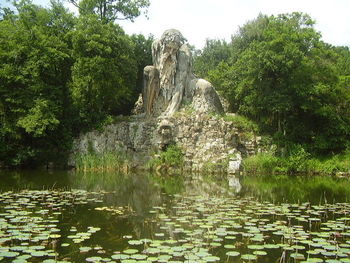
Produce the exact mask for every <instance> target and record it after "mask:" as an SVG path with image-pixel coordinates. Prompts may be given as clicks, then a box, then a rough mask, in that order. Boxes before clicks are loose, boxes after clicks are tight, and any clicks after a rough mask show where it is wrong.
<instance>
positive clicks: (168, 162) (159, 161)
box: [148, 145, 184, 169]
mask: <svg viewBox="0 0 350 263" xmlns="http://www.w3.org/2000/svg"><path fill="white" fill-rule="evenodd" d="M183 163H184V156H183V153H182V151H181V148H180V147H178V146H177V145H169V146H168V147H167V149H166V150H165V151H163V152H161V153H160V154H159V155H158V156H156V158H153V159H151V160H150V161H149V163H148V166H149V168H151V169H152V168H157V167H159V166H162V167H166V168H169V167H172V168H180V167H182V165H183Z"/></svg>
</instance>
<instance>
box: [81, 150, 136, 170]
mask: <svg viewBox="0 0 350 263" xmlns="http://www.w3.org/2000/svg"><path fill="white" fill-rule="evenodd" d="M75 168H76V169H77V170H78V171H125V172H126V171H128V169H129V161H128V159H127V158H126V156H124V155H121V154H120V153H118V152H107V153H103V154H96V153H86V154H78V155H76V156H75Z"/></svg>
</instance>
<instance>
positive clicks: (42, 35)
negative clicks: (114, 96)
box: [0, 1, 74, 165]
mask: <svg viewBox="0 0 350 263" xmlns="http://www.w3.org/2000/svg"><path fill="white" fill-rule="evenodd" d="M51 5H52V7H51V9H44V8H41V7H39V6H36V5H33V4H31V2H30V1H20V2H18V3H14V6H15V8H16V14H15V13H14V12H8V13H7V14H6V15H5V16H4V17H3V20H2V21H0V118H1V124H0V144H1V150H0V159H1V160H5V161H6V163H7V164H12V165H18V164H23V163H27V164H29V163H31V162H32V161H33V160H34V159H35V158H38V156H40V158H42V161H43V162H45V161H46V160H47V159H46V157H48V156H50V155H51V154H50V153H53V152H56V151H58V149H59V148H60V149H62V146H64V145H65V143H64V142H62V141H59V140H58V138H57V137H55V136H53V135H54V134H57V133H65V134H66V133H67V132H68V131H67V122H66V121H65V116H67V111H68V110H69V105H68V104H69V99H68V86H67V83H68V81H69V80H70V67H71V64H72V60H71V58H70V55H69V53H70V49H69V45H68V42H67V41H66V33H67V32H68V31H69V30H70V29H71V27H72V26H73V24H74V19H73V16H72V15H71V14H69V13H68V11H67V10H66V9H64V7H63V5H62V4H61V3H59V2H54V1H53V2H52V3H51ZM62 21H64V23H63V22H62ZM63 24H64V26H63ZM49 138H50V139H49Z"/></svg>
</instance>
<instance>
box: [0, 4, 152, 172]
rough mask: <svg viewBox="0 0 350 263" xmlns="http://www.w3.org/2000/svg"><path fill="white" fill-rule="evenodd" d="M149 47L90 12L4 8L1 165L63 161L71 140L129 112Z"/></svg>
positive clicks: (1, 27) (0, 24) (0, 28)
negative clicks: (76, 14)
mask: <svg viewBox="0 0 350 263" xmlns="http://www.w3.org/2000/svg"><path fill="white" fill-rule="evenodd" d="M122 2H123V5H124V6H119V7H120V8H122V9H120V10H124V9H123V8H131V9H132V10H131V9H130V10H129V11H127V10H126V11H125V12H132V17H135V16H137V14H138V13H137V12H136V11H135V10H136V9H135V8H137V6H133V7H131V6H128V5H127V4H128V1H122ZM140 2H142V1H140ZM143 2H144V3H146V2H147V1H143ZM130 3H131V2H130ZM131 4H132V5H133V4H135V3H134V2H132V3H131ZM138 12H139V11H138ZM130 18H131V17H130ZM151 42H152V38H149V39H147V38H145V37H144V36H142V35H135V36H128V35H126V34H125V33H124V31H123V30H122V29H121V28H120V27H119V26H118V25H116V24H114V23H112V22H108V21H106V20H105V19H101V18H100V17H99V16H98V15H95V14H93V13H89V14H84V15H83V14H81V15H80V16H78V17H76V16H74V15H73V14H71V13H70V12H69V11H68V10H67V9H65V8H64V7H63V5H62V3H61V2H56V1H52V2H51V6H50V8H43V7H40V6H37V5H34V4H32V3H31V1H29V0H22V1H19V2H14V3H13V8H2V9H1V16H0V120H1V121H0V166H1V165H10V166H18V165H38V164H47V163H48V162H51V161H53V160H62V156H59V155H61V154H64V153H65V152H67V151H68V150H69V149H70V147H71V141H72V138H73V136H75V135H77V134H79V132H81V131H84V130H87V129H91V128H94V127H98V126H99V125H101V124H102V123H105V122H106V121H110V120H112V119H113V117H114V116H117V115H119V114H127V113H129V112H130V110H131V108H132V105H133V103H134V101H135V100H136V98H137V96H136V94H137V93H138V92H139V90H140V80H139V79H140V74H141V73H140V71H141V72H142V70H143V67H144V66H145V65H147V64H150V63H151V57H150V46H151V44H150V43H151ZM58 157H59V158H58Z"/></svg>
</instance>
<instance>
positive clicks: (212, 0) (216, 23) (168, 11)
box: [0, 0, 350, 48]
mask: <svg viewBox="0 0 350 263" xmlns="http://www.w3.org/2000/svg"><path fill="white" fill-rule="evenodd" d="M3 1H5V0H0V2H3ZM48 1H49V0H34V2H36V3H45V2H48ZM150 2H151V6H150V8H149V9H148V17H149V18H148V19H146V18H145V17H144V16H142V17H139V18H137V19H136V20H135V22H134V23H132V22H125V21H123V22H120V24H121V26H122V27H123V28H124V30H125V31H126V32H127V33H128V34H132V33H136V34H138V33H142V34H144V35H149V34H153V35H154V36H155V37H156V38H159V37H160V36H161V35H162V33H163V32H164V31H165V30H166V29H170V28H175V29H178V30H180V31H181V32H182V34H183V35H184V37H185V38H186V39H187V40H188V42H189V44H191V45H195V46H196V48H203V46H204V44H205V40H206V39H207V38H210V39H213V38H215V39H226V40H227V41H230V39H231V35H232V34H234V33H235V32H236V31H237V30H238V28H239V26H242V25H243V24H244V23H246V22H247V21H249V20H252V19H254V18H256V17H257V16H258V14H259V13H262V14H266V15H277V14H281V13H291V12H304V13H307V14H309V15H310V16H311V17H312V18H313V19H314V20H316V26H315V27H316V30H318V31H320V32H321V34H322V36H323V40H324V41H325V42H327V43H330V44H333V45H337V46H338V45H342V46H350V0H150Z"/></svg>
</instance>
